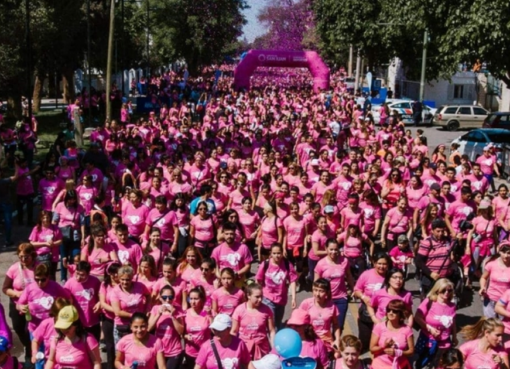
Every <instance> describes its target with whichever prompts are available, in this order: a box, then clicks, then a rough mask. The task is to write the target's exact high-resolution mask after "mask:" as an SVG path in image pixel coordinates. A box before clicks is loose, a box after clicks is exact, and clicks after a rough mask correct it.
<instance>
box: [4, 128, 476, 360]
mask: <svg viewBox="0 0 510 369" xmlns="http://www.w3.org/2000/svg"><path fill="white" fill-rule="evenodd" d="M420 128H422V127H420ZM409 129H411V131H412V132H413V136H414V135H415V132H416V128H414V127H409ZM422 129H423V130H424V131H425V134H424V135H425V136H426V137H427V139H428V145H429V150H430V152H432V151H433V150H434V148H435V147H436V146H437V145H439V144H440V143H444V144H449V143H450V142H451V141H452V140H454V139H455V138H457V137H458V136H460V135H462V134H463V133H464V132H465V131H464V132H463V131H459V132H448V131H443V130H441V129H439V128H436V127H423V128H422ZM448 146H449V145H447V147H448ZM34 214H37V211H35V212H34ZM14 223H16V222H14ZM30 231H31V229H29V228H28V227H26V226H21V227H19V226H16V225H14V229H13V241H14V243H15V244H18V243H19V242H21V241H23V240H26V239H27V238H28V235H29V234H30ZM0 232H1V230H0ZM14 251H15V249H14V248H9V249H2V250H1V251H0V255H1V257H0V280H1V281H2V283H3V279H4V277H5V272H6V270H7V269H8V268H9V267H10V266H11V265H12V264H13V263H14V262H16V261H17V260H18V259H17V257H16V255H15V253H14ZM257 267H258V266H257V265H254V266H253V269H254V270H256V268H257ZM413 271H414V270H413V269H411V274H412V272H413ZM57 275H58V273H57ZM476 286H477V283H475V290H476ZM406 288H407V289H408V290H410V291H411V292H412V293H413V296H414V303H413V304H414V310H416V308H417V307H418V305H419V302H420V300H419V286H418V282H417V281H416V280H415V279H414V278H411V279H410V280H408V281H407V282H406ZM310 296H311V294H310V293H309V292H304V291H303V292H300V293H299V294H298V296H297V300H298V301H297V302H298V305H299V303H301V301H303V300H304V299H305V298H307V297H310ZM471 300H472V301H471V303H470V304H469V305H468V306H466V307H463V308H461V309H459V310H458V312H457V319H456V324H457V327H458V328H459V330H460V328H461V327H463V326H465V325H467V324H472V323H473V322H476V321H477V320H478V319H479V318H480V316H481V314H482V304H481V300H480V298H479V297H478V294H477V293H476V291H475V294H474V296H471ZM0 303H1V304H2V305H3V307H4V309H5V312H6V315H8V309H9V301H8V298H7V297H6V296H5V295H4V294H0ZM290 311H291V309H290V306H288V307H287V309H286V312H285V317H284V319H285V320H286V319H288V318H289V316H290ZM357 316H358V315H357V304H356V303H355V302H350V303H349V309H348V313H347V319H346V323H345V327H344V332H343V334H354V335H356V334H357V332H358V329H357V323H356V321H357ZM7 319H8V322H9V324H10V320H9V318H8V317H7ZM13 337H14V347H13V350H12V352H13V353H14V354H15V355H16V356H18V357H19V359H20V361H24V357H23V355H22V353H23V348H22V346H21V344H20V342H19V340H18V338H17V336H16V334H13ZM459 340H460V342H462V339H461V338H460V337H459ZM104 359H106V358H104Z"/></svg>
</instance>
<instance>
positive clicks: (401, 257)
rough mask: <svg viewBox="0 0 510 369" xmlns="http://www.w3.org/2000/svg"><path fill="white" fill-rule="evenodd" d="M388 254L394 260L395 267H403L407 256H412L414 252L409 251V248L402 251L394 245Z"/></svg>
mask: <svg viewBox="0 0 510 369" xmlns="http://www.w3.org/2000/svg"><path fill="white" fill-rule="evenodd" d="M389 255H390V256H391V257H392V258H394V259H395V260H396V263H395V267H397V268H400V269H404V266H405V265H406V260H407V259H409V258H411V259H412V258H413V257H414V254H413V252H412V251H411V249H408V250H407V251H402V250H401V249H400V247H394V248H392V249H391V251H390V252H389Z"/></svg>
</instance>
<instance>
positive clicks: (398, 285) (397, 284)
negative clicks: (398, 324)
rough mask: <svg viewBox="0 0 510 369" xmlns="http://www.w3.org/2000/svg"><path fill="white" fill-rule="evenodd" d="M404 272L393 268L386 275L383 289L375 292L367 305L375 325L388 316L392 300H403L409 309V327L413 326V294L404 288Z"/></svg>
mask: <svg viewBox="0 0 510 369" xmlns="http://www.w3.org/2000/svg"><path fill="white" fill-rule="evenodd" d="M404 285H405V281H404V272H402V270H400V269H398V268H392V269H390V270H389V271H388V273H386V278H385V279H384V284H383V287H382V288H381V289H380V290H378V291H377V292H375V293H374V294H373V295H372V298H371V299H370V303H369V304H368V305H367V310H368V314H369V316H370V318H372V321H373V322H374V324H379V323H380V322H381V321H382V320H383V319H384V317H385V316H386V306H387V305H388V303H389V302H390V301H391V300H402V301H404V304H405V306H406V307H407V311H408V313H409V314H408V315H409V326H412V315H411V314H412V311H413V310H412V308H413V300H412V295H411V292H409V291H407V290H406V289H405V288H404Z"/></svg>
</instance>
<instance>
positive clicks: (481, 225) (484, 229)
mask: <svg viewBox="0 0 510 369" xmlns="http://www.w3.org/2000/svg"><path fill="white" fill-rule="evenodd" d="M471 223H472V224H473V227H474V232H475V233H478V234H479V235H480V236H481V239H480V242H478V244H476V245H478V246H485V247H491V246H492V244H493V243H494V240H493V238H492V236H493V234H494V227H495V222H494V220H493V219H491V220H487V219H485V218H484V217H483V216H481V215H479V216H477V217H475V218H474V219H473V220H472V221H471ZM471 242H472V244H471V247H472V248H474V246H475V242H474V240H472V241H471Z"/></svg>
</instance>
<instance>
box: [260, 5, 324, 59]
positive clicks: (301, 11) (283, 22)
mask: <svg viewBox="0 0 510 369" xmlns="http://www.w3.org/2000/svg"><path fill="white" fill-rule="evenodd" d="M257 18H258V20H259V22H261V23H262V24H263V25H264V26H265V27H266V28H267V29H268V31H267V32H266V33H265V34H264V35H262V36H260V37H258V38H257V39H256V40H255V41H254V46H255V47H256V48H262V49H276V50H302V49H304V48H305V49H316V39H315V24H314V19H313V12H312V6H311V0H272V1H271V2H270V3H269V4H268V5H266V6H265V7H264V8H263V9H262V10H261V12H260V13H259V14H258V16H257Z"/></svg>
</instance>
